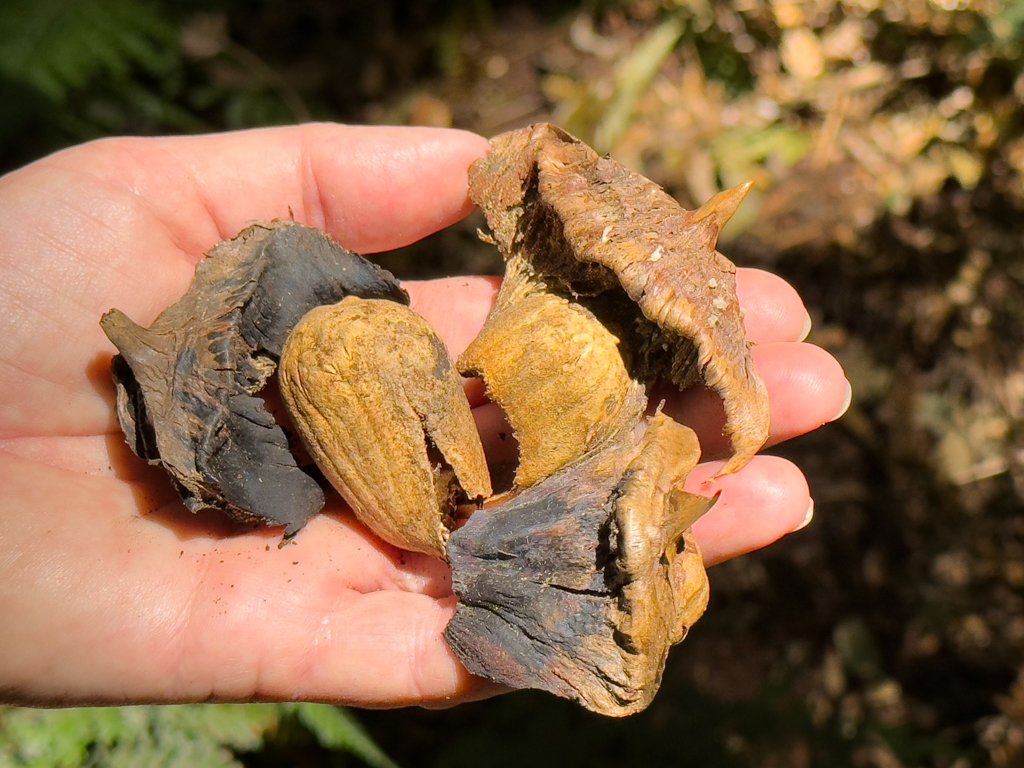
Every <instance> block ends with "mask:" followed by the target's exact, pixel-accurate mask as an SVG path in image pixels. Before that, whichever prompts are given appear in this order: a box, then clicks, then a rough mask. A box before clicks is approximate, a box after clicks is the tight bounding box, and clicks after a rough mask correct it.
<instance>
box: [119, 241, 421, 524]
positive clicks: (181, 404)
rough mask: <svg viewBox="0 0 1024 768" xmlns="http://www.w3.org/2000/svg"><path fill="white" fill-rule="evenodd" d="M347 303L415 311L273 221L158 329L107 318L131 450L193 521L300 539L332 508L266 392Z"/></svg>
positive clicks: (197, 285) (336, 254)
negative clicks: (198, 515)
mask: <svg viewBox="0 0 1024 768" xmlns="http://www.w3.org/2000/svg"><path fill="white" fill-rule="evenodd" d="M348 295H357V296H364V297H368V298H369V297H373V298H379V299H386V300H388V301H392V302H399V303H403V304H407V303H408V301H409V299H408V296H407V295H406V294H405V292H404V291H403V290H402V288H401V287H400V286H399V284H398V282H397V281H396V280H395V279H394V277H392V275H391V274H390V273H389V272H386V271H384V270H382V269H380V268H379V267H377V266H376V265H374V264H372V263H370V262H369V261H366V260H365V259H363V258H362V257H361V256H358V255H356V254H353V253H350V252H349V251H346V250H345V249H344V248H342V247H341V246H339V245H337V244H336V243H334V242H333V241H332V240H331V239H330V238H329V237H327V235H325V234H324V233H322V232H320V231H318V230H316V229H311V228H309V227H304V226H301V225H298V224H294V223H292V222H289V221H273V222H265V223H258V224H254V225H252V226H250V227H248V228H247V229H245V230H244V231H242V232H241V233H240V234H239V235H238V236H237V237H235V238H234V239H233V240H230V241H226V242H223V243H221V244H219V245H218V246H217V247H215V248H214V249H213V250H212V251H210V252H209V253H208V254H207V255H206V257H205V258H204V259H203V261H201V262H200V263H199V266H198V267H197V268H196V274H195V278H194V279H193V282H192V285H191V286H190V287H189V289H188V292H187V293H186V294H185V295H184V296H183V297H182V298H181V299H180V300H179V301H177V302H176V303H175V304H173V305H171V306H170V307H168V308H167V309H166V310H164V311H163V312H162V313H161V314H160V316H159V317H157V318H156V320H154V321H153V323H152V325H150V326H149V327H148V328H143V327H141V326H139V325H137V324H136V323H134V322H133V321H132V320H130V319H129V318H128V317H127V316H126V315H125V314H124V313H123V312H121V311H119V310H116V309H114V310H111V311H110V312H108V313H107V314H106V315H104V316H103V319H102V321H101V325H102V326H103V330H104V331H105V332H106V334H107V336H108V337H109V338H110V340H111V341H112V342H113V343H114V345H115V346H116V347H117V348H118V350H119V352H120V354H118V355H116V356H115V357H114V359H113V363H112V366H113V373H114V380H115V383H116V385H117V416H118V420H119V422H120V424H121V428H122V430H123V431H124V434H125V436H126V438H127V441H128V444H129V446H130V447H131V449H132V450H133V451H134V452H135V453H136V454H137V455H139V456H140V457H142V458H143V459H146V460H147V461H149V462H150V463H151V464H157V465H159V466H162V467H163V468H164V469H166V470H167V472H168V473H169V475H170V476H171V478H172V480H173V482H174V484H175V486H176V487H177V489H178V491H179V492H180V494H181V498H182V501H184V503H185V505H186V506H187V507H188V508H189V509H190V510H192V511H193V512H196V511H198V510H200V509H204V508H211V507H212V508H216V509H220V510H223V511H224V512H226V513H228V514H229V515H230V516H231V517H233V518H235V519H238V520H242V521H249V520H256V521H261V522H264V523H268V524H271V525H284V526H286V532H287V533H288V534H293V533H295V532H296V531H297V530H299V529H300V528H301V527H302V526H303V525H304V524H305V522H306V520H308V519H309V517H310V516H311V515H313V514H315V513H316V512H318V511H319V510H320V509H321V507H323V505H324V495H323V491H321V489H320V486H319V485H318V484H317V482H316V480H315V479H314V478H313V477H312V476H310V475H309V474H308V473H307V472H305V471H304V470H303V469H301V468H300V467H299V466H298V464H297V462H296V460H295V457H294V456H293V454H292V451H291V448H290V446H289V443H288V437H287V435H286V434H285V433H284V431H283V430H282V428H281V427H280V426H278V424H277V423H276V422H275V420H274V418H273V417H272V416H271V414H270V413H268V412H267V410H266V408H265V406H264V402H263V400H262V399H261V398H260V397H259V395H258V393H259V391H260V390H261V389H263V387H264V385H265V384H266V381H267V379H268V378H269V377H270V375H271V374H273V372H274V370H275V368H276V367H277V361H278V358H279V357H280V354H281V349H282V348H283V346H284V343H285V340H286V338H287V337H288V334H289V333H290V332H291V330H292V328H293V327H294V326H295V324H296V323H297V322H298V320H299V319H300V318H301V317H302V316H303V315H305V314H306V312H308V311H309V310H310V309H312V308H313V307H316V306H318V305H321V304H327V303H333V302H336V301H338V300H340V299H342V298H343V297H345V296H348Z"/></svg>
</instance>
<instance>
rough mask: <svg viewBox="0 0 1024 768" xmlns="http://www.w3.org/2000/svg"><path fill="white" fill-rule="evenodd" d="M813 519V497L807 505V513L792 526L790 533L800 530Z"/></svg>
mask: <svg viewBox="0 0 1024 768" xmlns="http://www.w3.org/2000/svg"><path fill="white" fill-rule="evenodd" d="M813 519H814V499H811V503H810V504H808V505H807V514H806V515H804V521H803V522H802V523H800V525H798V526H797V527H796V528H794V529H793V530H792V531H790V533H796V532H797V531H801V530H803V529H804V528H806V527H807V526H808V525H810V524H811V520H813Z"/></svg>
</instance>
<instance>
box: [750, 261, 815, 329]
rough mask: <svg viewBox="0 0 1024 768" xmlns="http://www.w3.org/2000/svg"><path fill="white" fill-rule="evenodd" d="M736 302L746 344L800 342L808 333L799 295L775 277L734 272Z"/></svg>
mask: <svg viewBox="0 0 1024 768" xmlns="http://www.w3.org/2000/svg"><path fill="white" fill-rule="evenodd" d="M736 298H737V299H738V300H739V303H740V308H741V309H742V310H743V312H744V315H743V326H744V328H745V329H746V332H747V341H749V342H752V343H754V344H764V343H767V342H776V341H803V340H804V339H805V338H807V334H808V333H810V331H811V316H810V315H808V314H807V309H806V307H804V303H803V301H801V299H800V295H799V294H798V293H797V292H796V289H795V288H793V286H791V285H790V284H789V283H787V282H786V281H785V280H783V279H782V278H781V277H779V276H778V275H773V274H772V273H771V272H765V271H764V270H761V269H744V268H740V269H737V270H736Z"/></svg>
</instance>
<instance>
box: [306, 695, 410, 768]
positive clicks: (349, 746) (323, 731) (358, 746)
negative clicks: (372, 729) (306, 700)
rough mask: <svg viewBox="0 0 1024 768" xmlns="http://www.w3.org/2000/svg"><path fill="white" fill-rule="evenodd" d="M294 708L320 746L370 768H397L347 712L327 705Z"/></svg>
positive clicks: (307, 705)
mask: <svg viewBox="0 0 1024 768" xmlns="http://www.w3.org/2000/svg"><path fill="white" fill-rule="evenodd" d="M294 706H295V714H296V715H297V716H298V718H299V721H300V722H301V723H302V724H303V725H305V726H306V727H307V728H309V730H311V731H312V732H313V733H314V734H315V735H316V738H317V740H318V741H319V742H320V745H321V746H323V747H326V748H327V749H333V750H344V751H345V752H350V753H352V754H353V755H355V756H356V757H359V758H360V759H362V761H363V762H364V763H366V764H367V765H369V766H371V768H398V765H397V764H396V763H395V762H394V761H393V760H392V759H391V758H389V757H388V756H387V755H386V754H384V752H383V751H382V750H381V748H380V747H378V746H377V744H376V743H375V742H374V741H373V739H371V738H370V735H369V734H368V733H366V731H365V730H363V727H362V726H361V725H360V724H359V722H358V721H357V720H356V719H355V718H354V717H352V715H350V714H349V713H348V711H347V710H344V709H341V708H339V707H331V706H327V705H326V704H296V705H294Z"/></svg>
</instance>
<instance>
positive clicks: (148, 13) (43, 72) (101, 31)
mask: <svg viewBox="0 0 1024 768" xmlns="http://www.w3.org/2000/svg"><path fill="white" fill-rule="evenodd" d="M175 40H176V37H175V32H174V28H173V27H172V26H171V25H170V24H168V23H167V22H166V21H165V20H164V19H163V18H162V17H161V16H160V15H159V14H158V13H157V12H156V11H155V10H154V9H153V7H151V6H150V5H148V4H147V3H145V2H144V1H143V0H5V2H3V3H2V4H0V74H3V75H5V76H6V77H8V78H9V79H11V80H13V81H15V82H22V83H26V84H28V85H31V86H32V87H33V88H35V89H36V90H38V91H40V92H41V93H43V94H45V95H46V96H48V97H49V98H51V99H53V100H55V101H63V100H64V99H65V97H66V96H67V94H68V91H71V90H75V89H79V88H82V87H84V86H85V85H86V84H88V83H89V82H90V81H92V80H93V79H94V78H96V77H99V76H106V77H110V78H114V79H117V80H125V79H127V78H128V77H129V75H130V74H131V72H132V71H133V70H134V69H135V68H137V67H141V68H142V69H144V70H146V71H149V72H151V73H158V72H160V71H163V70H164V69H165V68H166V67H167V66H168V65H169V63H170V62H171V61H173V60H174V58H175V56H176V53H175V46H176V42H175Z"/></svg>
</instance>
